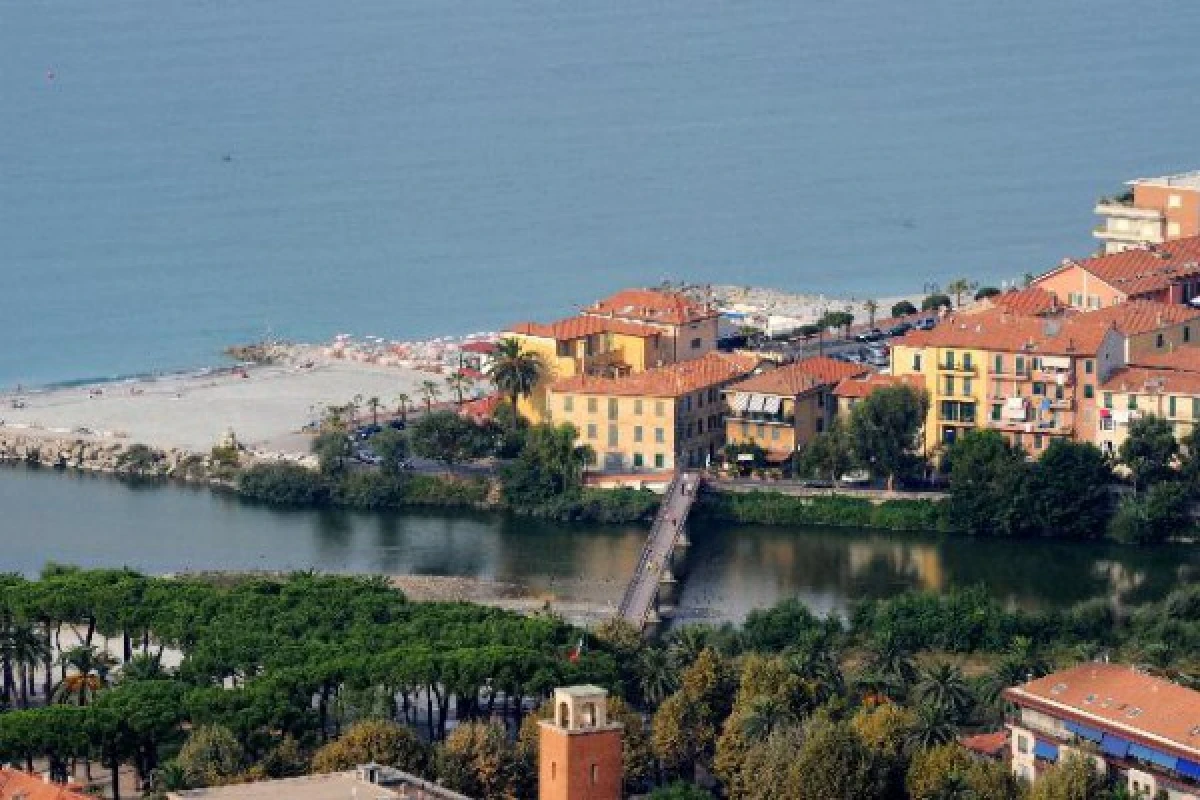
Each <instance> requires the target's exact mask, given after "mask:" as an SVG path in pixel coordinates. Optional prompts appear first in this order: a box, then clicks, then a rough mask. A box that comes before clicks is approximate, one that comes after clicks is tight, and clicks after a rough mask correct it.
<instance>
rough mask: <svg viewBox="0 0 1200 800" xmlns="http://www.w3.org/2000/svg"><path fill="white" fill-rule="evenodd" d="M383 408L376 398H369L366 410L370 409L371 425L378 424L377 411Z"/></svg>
mask: <svg viewBox="0 0 1200 800" xmlns="http://www.w3.org/2000/svg"><path fill="white" fill-rule="evenodd" d="M382 407H383V401H382V400H380V399H379V398H378V397H370V398H368V399H367V408H369V409H371V424H372V425H378V424H379V409H380V408H382Z"/></svg>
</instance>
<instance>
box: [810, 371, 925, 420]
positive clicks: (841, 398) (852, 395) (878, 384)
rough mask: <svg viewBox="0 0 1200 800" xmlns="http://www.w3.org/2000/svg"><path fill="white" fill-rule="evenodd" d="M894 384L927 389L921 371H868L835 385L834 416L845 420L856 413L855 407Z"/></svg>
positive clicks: (921, 389) (918, 389) (920, 390)
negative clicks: (896, 373)
mask: <svg viewBox="0 0 1200 800" xmlns="http://www.w3.org/2000/svg"><path fill="white" fill-rule="evenodd" d="M893 386H909V387H911V388H913V389H915V390H917V391H918V392H924V391H926V386H925V376H924V375H922V374H919V373H909V374H907V375H883V374H881V373H878V372H868V373H865V374H862V375H854V376H851V377H849V378H843V379H842V380H841V381H839V382H838V385H837V386H835V387H833V391H832V393H831V394H832V395H833V402H834V409H835V410H834V416H835V417H840V418H842V419H843V420H845V419H848V418H849V416H850V415H851V414H852V413H854V407H855V406H856V405H858V404H859V403H861V402H862V401H863V400H865V399H866V398H867V397H868V396H870V395H871V394H872V393H873V392H876V391H878V390H879V389H887V388H891V387H893Z"/></svg>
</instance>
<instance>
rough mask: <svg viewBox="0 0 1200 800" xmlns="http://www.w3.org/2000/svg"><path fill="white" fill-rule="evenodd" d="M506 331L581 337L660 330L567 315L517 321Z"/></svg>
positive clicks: (646, 335)
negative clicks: (543, 320)
mask: <svg viewBox="0 0 1200 800" xmlns="http://www.w3.org/2000/svg"><path fill="white" fill-rule="evenodd" d="M506 330H507V332H508V333H519V334H521V335H523V336H537V337H540V338H542V339H557V340H558V341H566V340H568V339H581V338H583V337H584V336H591V335H593V334H597V333H620V334H623V335H625V336H640V337H642V338H649V337H651V336H659V335H661V334H662V331H660V330H656V329H654V328H650V327H647V326H645V325H638V324H636V323H633V322H623V321H621V320H619V319H605V318H604V317H588V316H579V317H567V318H566V319H560V320H558V321H557V322H551V323H550V324H549V325H544V324H542V323H540V322H518V323H517V324H516V325H513V326H511V327H509V328H507V329H506Z"/></svg>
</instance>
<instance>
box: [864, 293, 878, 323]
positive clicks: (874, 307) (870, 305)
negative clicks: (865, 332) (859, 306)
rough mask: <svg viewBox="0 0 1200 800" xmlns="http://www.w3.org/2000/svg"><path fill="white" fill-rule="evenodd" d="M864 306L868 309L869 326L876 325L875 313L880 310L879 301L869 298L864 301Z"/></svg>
mask: <svg viewBox="0 0 1200 800" xmlns="http://www.w3.org/2000/svg"><path fill="white" fill-rule="evenodd" d="M863 307H864V308H865V309H866V310H867V327H868V328H874V327H875V313H876V312H877V311H879V303H878V302H876V301H875V300H868V301H867V302H865V303H863Z"/></svg>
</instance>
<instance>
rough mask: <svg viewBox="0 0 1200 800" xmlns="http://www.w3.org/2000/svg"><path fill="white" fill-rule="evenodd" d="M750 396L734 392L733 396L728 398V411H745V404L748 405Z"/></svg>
mask: <svg viewBox="0 0 1200 800" xmlns="http://www.w3.org/2000/svg"><path fill="white" fill-rule="evenodd" d="M751 396H752V395H748V394H746V393H745V392H735V393H734V394H732V395H730V396H729V410H730V411H745V410H746V406H747V404H749V402H750V398H751Z"/></svg>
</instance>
